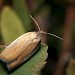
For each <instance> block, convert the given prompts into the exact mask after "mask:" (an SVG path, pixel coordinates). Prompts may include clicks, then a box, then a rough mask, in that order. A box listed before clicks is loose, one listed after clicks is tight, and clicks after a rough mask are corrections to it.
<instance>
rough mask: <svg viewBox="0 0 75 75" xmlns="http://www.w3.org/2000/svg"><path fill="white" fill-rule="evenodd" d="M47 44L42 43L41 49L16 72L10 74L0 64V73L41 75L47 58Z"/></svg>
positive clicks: (0, 74) (1, 74)
mask: <svg viewBox="0 0 75 75" xmlns="http://www.w3.org/2000/svg"><path fill="white" fill-rule="evenodd" d="M47 48H48V46H47V45H44V44H41V46H40V48H39V51H38V52H37V53H36V54H35V55H34V56H33V57H32V58H30V59H29V60H28V61H27V62H25V63H24V64H23V65H21V66H20V67H19V68H18V69H16V70H15V71H14V72H11V73H10V74H8V73H7V72H6V71H5V70H4V69H3V67H2V66H1V65H0V75H41V69H42V68H43V67H44V65H45V64H46V63H45V60H46V58H47Z"/></svg>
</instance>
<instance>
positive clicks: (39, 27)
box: [30, 15, 63, 40]
mask: <svg viewBox="0 0 75 75" xmlns="http://www.w3.org/2000/svg"><path fill="white" fill-rule="evenodd" d="M30 17H31V19H32V20H33V21H34V22H35V24H36V25H37V27H38V29H39V31H40V33H43V34H48V35H51V36H54V37H56V38H58V39H61V40H63V38H61V37H59V36H57V35H55V34H52V33H47V32H44V31H41V29H40V27H39V25H38V23H37V22H36V21H35V19H34V18H33V17H32V16H31V15H30Z"/></svg>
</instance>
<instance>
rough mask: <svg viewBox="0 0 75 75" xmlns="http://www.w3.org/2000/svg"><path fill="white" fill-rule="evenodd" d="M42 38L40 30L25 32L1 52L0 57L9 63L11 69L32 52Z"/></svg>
mask: <svg viewBox="0 0 75 75" xmlns="http://www.w3.org/2000/svg"><path fill="white" fill-rule="evenodd" d="M40 40H41V37H40V35H39V32H28V33H25V34H23V35H21V36H20V37H19V38H17V39H16V40H15V41H13V42H12V43H11V44H10V45H8V46H7V47H6V48H5V49H4V50H3V51H2V52H1V54H0V59H1V60H2V61H4V62H5V63H6V64H7V65H8V66H7V67H8V69H9V70H10V69H12V68H15V66H18V65H20V64H21V63H22V62H23V61H24V60H25V59H27V57H28V56H29V55H30V54H32V52H33V51H34V49H35V48H36V47H37V46H38V44H39V42H40Z"/></svg>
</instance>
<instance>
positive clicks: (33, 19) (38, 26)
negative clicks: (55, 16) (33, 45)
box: [30, 15, 40, 31]
mask: <svg viewBox="0 0 75 75" xmlns="http://www.w3.org/2000/svg"><path fill="white" fill-rule="evenodd" d="M30 17H31V19H32V20H33V21H34V22H35V24H36V25H37V27H38V29H39V31H40V27H39V25H38V23H37V22H36V21H35V19H34V18H33V17H32V16H31V15H30Z"/></svg>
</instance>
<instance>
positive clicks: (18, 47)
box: [0, 15, 63, 71]
mask: <svg viewBox="0 0 75 75" xmlns="http://www.w3.org/2000/svg"><path fill="white" fill-rule="evenodd" d="M30 17H31V18H32V19H33V21H34V22H35V23H36V25H37V27H38V29H39V31H37V32H28V33H25V34H23V35H21V36H20V37H18V38H17V39H16V40H14V41H13V42H12V43H11V44H9V45H8V46H7V47H6V48H5V49H4V50H3V51H2V52H1V53H0V60H2V61H3V62H5V63H6V65H7V68H8V70H9V71H10V70H12V69H14V68H16V67H18V66H19V65H21V64H22V63H23V62H25V61H26V60H27V59H28V58H29V57H31V56H32V55H33V54H34V53H35V52H36V51H37V49H36V48H37V47H38V45H39V44H40V42H41V34H42V33H44V34H49V35H52V36H54V37H57V38H59V39H61V40H63V39H62V38H60V37H59V36H57V35H54V34H51V33H47V32H44V31H41V30H40V27H39V25H38V23H37V22H36V21H35V20H34V18H33V17H32V16H31V15H30Z"/></svg>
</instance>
